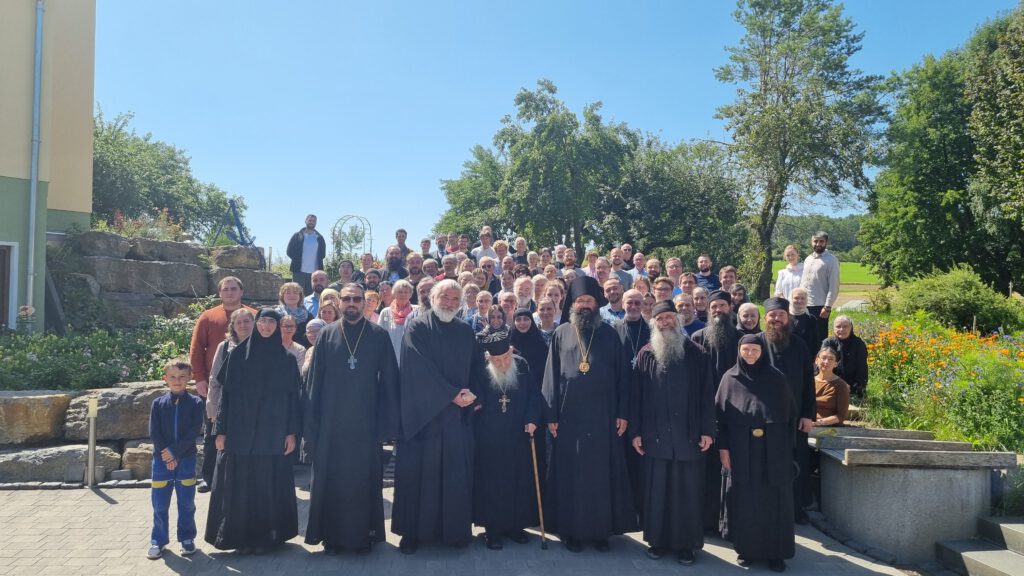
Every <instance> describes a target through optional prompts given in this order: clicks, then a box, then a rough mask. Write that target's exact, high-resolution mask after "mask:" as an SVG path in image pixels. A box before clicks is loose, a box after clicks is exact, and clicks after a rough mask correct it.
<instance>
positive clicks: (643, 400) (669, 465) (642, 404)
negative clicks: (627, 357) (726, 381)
mask: <svg viewBox="0 0 1024 576" xmlns="http://www.w3.org/2000/svg"><path fill="white" fill-rule="evenodd" d="M629 422H630V427H629V430H630V436H631V437H632V444H633V448H634V449H635V450H636V452H637V453H638V454H640V455H642V456H643V462H644V492H643V493H644V502H643V512H642V514H641V517H642V518H643V528H644V540H645V541H646V542H647V544H648V545H649V546H650V548H648V550H647V555H648V556H649V557H651V558H653V559H655V560H657V559H658V558H661V557H662V556H663V555H664V554H665V553H666V552H668V551H672V552H675V553H676V554H677V557H678V560H679V563H680V564H693V562H694V550H697V549H700V548H702V547H703V546H704V523H703V520H702V518H703V506H704V475H705V466H704V454H705V453H706V452H707V451H708V449H709V448H711V443H712V441H713V437H714V434H715V388H714V386H713V385H712V384H711V376H710V373H709V372H708V365H707V361H706V359H705V358H704V350H702V349H701V348H700V346H697V345H696V344H694V343H693V342H692V341H691V340H690V339H689V338H688V337H687V336H685V335H684V334H683V333H682V332H681V331H680V330H679V318H678V316H677V315H676V309H675V306H674V305H673V304H672V303H671V302H669V301H667V300H666V301H662V302H658V303H657V304H655V305H654V309H653V316H652V319H651V342H650V343H649V344H648V345H646V346H644V347H643V349H641V350H640V354H639V356H638V357H637V362H636V368H634V370H633V395H632V398H631V399H630V418H629ZM715 488H717V486H716V487H715Z"/></svg>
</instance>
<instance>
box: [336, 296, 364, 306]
mask: <svg viewBox="0 0 1024 576" xmlns="http://www.w3.org/2000/svg"><path fill="white" fill-rule="evenodd" d="M341 301H342V302H345V303H348V302H355V303H356V304H358V303H360V302H362V301H363V297H362V296H342V297H341Z"/></svg>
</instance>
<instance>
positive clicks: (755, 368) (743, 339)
mask: <svg viewBox="0 0 1024 576" xmlns="http://www.w3.org/2000/svg"><path fill="white" fill-rule="evenodd" d="M744 344H757V345H758V347H760V348H761V356H760V357H759V358H758V359H757V362H754V363H753V364H747V361H746V360H744V359H743V356H742V355H740V354H738V353H737V356H736V366H737V367H739V373H740V375H742V376H746V377H747V378H750V379H754V378H757V377H758V376H760V375H761V372H763V371H764V367H765V366H768V351H767V350H765V349H764V345H763V343H762V342H761V339H760V338H758V337H757V336H756V335H754V334H744V335H743V336H740V341H739V343H738V344H737V345H736V348H737V350H738V349H740V348H741V347H742V346H743V345H744Z"/></svg>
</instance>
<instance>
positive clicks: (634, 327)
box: [615, 288, 651, 524]
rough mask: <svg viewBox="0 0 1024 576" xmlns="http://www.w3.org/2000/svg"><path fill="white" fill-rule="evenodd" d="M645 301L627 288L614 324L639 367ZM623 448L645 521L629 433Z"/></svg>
mask: <svg viewBox="0 0 1024 576" xmlns="http://www.w3.org/2000/svg"><path fill="white" fill-rule="evenodd" d="M643 304H644V295H643V293H642V292H640V291H639V290H636V289H632V288H631V289H629V290H626V293H625V294H623V295H622V307H623V308H624V309H625V311H626V315H625V316H623V317H622V320H620V321H618V322H616V323H615V330H616V331H617V332H618V333H619V338H620V339H622V346H623V347H624V348H625V349H626V352H627V353H628V354H629V360H630V362H631V364H632V366H636V357H637V355H638V354H639V353H640V350H641V349H642V348H643V347H644V346H646V345H647V343H648V342H649V341H650V340H651V329H650V327H649V326H648V325H647V321H646V320H644V317H643V316H642V315H641V311H642V309H643ZM622 439H623V442H622V449H623V450H624V451H625V453H626V471H627V472H628V473H629V488H630V490H631V491H632V492H633V507H634V508H636V511H637V513H638V514H639V516H640V523H641V524H643V517H644V506H643V503H644V497H643V494H644V492H643V477H644V463H643V459H642V458H641V457H640V455H639V454H637V452H636V450H635V449H634V448H633V444H632V441H631V440H632V439H631V438H630V434H626V435H624V436H623V437H622Z"/></svg>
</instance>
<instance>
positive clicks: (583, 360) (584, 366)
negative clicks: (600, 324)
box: [572, 324, 597, 374]
mask: <svg viewBox="0 0 1024 576" xmlns="http://www.w3.org/2000/svg"><path fill="white" fill-rule="evenodd" d="M572 327H573V329H574V330H576V342H578V343H579V345H580V373H581V374H586V373H587V372H590V362H588V359H589V358H590V350H591V349H592V348H593V347H594V334H597V328H594V331H593V332H591V333H590V341H589V342H587V347H586V348H584V347H583V338H581V337H580V329H579V326H576V325H575V324H573V325H572Z"/></svg>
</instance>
